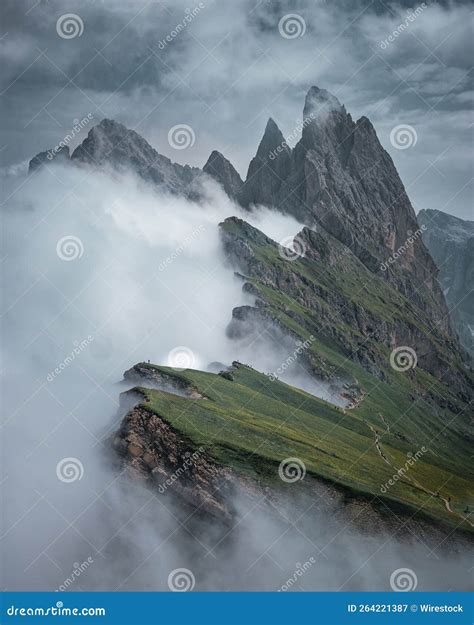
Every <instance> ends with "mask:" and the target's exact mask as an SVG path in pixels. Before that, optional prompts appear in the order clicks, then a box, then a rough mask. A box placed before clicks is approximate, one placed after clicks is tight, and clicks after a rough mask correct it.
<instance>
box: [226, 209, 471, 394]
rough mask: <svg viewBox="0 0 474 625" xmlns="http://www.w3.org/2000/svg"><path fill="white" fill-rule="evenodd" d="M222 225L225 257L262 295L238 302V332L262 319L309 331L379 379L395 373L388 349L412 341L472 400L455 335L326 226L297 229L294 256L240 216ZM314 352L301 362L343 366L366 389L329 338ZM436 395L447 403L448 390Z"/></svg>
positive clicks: (234, 326)
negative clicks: (253, 300) (248, 302)
mask: <svg viewBox="0 0 474 625" xmlns="http://www.w3.org/2000/svg"><path fill="white" fill-rule="evenodd" d="M221 231H222V240H223V245H224V250H225V252H226V254H227V257H228V258H229V260H230V262H231V263H232V265H233V266H234V267H235V268H236V269H238V271H239V273H240V274H241V275H242V276H243V277H244V279H245V280H246V281H245V282H244V289H245V290H246V291H248V292H249V293H251V294H253V295H254V296H255V297H256V304H255V306H253V307H250V306H246V307H239V308H238V309H234V313H233V319H232V323H231V325H230V331H231V333H232V334H233V335H234V336H236V337H241V336H242V335H245V333H246V332H251V331H253V328H254V327H255V325H256V323H257V321H260V324H261V326H262V327H265V328H267V327H268V326H269V324H270V323H271V324H272V325H274V326H277V327H278V328H279V329H281V331H282V332H283V333H286V334H287V335H289V336H293V337H295V336H296V337H297V338H299V339H300V340H302V341H304V340H305V339H306V338H307V336H308V334H311V336H313V337H316V338H317V339H318V340H321V341H322V342H323V344H324V345H330V346H331V349H332V350H336V351H337V352H339V353H340V354H342V355H343V357H344V359H345V362H346V363H348V361H349V360H350V361H353V362H355V363H358V364H360V365H362V367H363V368H364V369H365V370H367V371H368V372H370V374H371V375H374V376H376V377H377V378H378V379H379V380H386V379H387V376H388V375H389V374H388V372H389V371H390V366H389V359H388V354H389V352H390V351H391V350H393V349H394V348H396V347H397V346H401V345H404V346H409V347H410V348H411V349H413V350H415V352H416V354H417V359H418V366H419V367H422V368H423V369H425V370H426V371H428V372H429V373H430V374H431V375H433V376H435V377H436V378H438V379H443V382H445V383H446V382H449V383H450V384H451V386H452V389H453V391H455V393H456V394H458V396H459V397H462V398H463V400H465V401H469V393H470V391H469V388H470V384H469V381H468V379H467V375H466V371H465V369H464V367H463V366H462V365H461V362H462V353H461V352H460V348H459V344H458V343H457V340H456V338H455V337H453V336H452V335H451V333H447V332H446V331H445V330H444V329H443V328H442V327H440V326H437V325H433V324H432V320H431V316H430V315H429V314H428V313H427V312H425V311H423V310H422V309H421V308H420V307H418V306H417V303H416V302H415V301H413V300H412V299H410V298H408V297H407V296H406V295H404V294H403V293H401V292H400V291H398V290H397V289H396V288H395V287H394V286H393V285H391V284H390V283H389V282H387V281H386V280H384V279H383V277H382V276H377V275H375V274H373V273H372V272H371V271H370V270H369V269H368V268H367V267H366V266H365V265H364V263H362V262H361V260H360V259H359V258H358V257H357V256H356V254H354V253H353V252H352V251H351V249H350V248H349V247H347V246H345V245H344V244H343V243H341V241H339V240H338V239H337V238H336V237H334V236H333V235H331V234H329V233H328V232H326V231H325V230H324V229H323V228H322V227H321V226H319V227H318V228H317V230H316V231H314V230H311V229H310V228H304V229H303V230H302V231H301V232H300V233H299V234H298V235H297V237H296V240H297V247H298V248H299V249H300V252H301V254H300V256H299V257H295V256H293V257H291V259H288V257H287V254H288V252H287V251H286V250H282V248H281V247H279V246H278V244H277V243H275V242H274V241H272V240H271V239H269V238H268V237H266V236H265V235H264V234H263V233H261V232H260V231H258V230H257V229H255V228H254V227H252V226H250V225H249V224H248V223H246V222H245V221H243V220H241V219H238V218H235V217H231V218H229V219H227V220H226V221H225V222H223V223H222V224H221ZM296 328H299V333H298V331H296ZM295 331H296V334H295ZM314 345H315V343H314ZM315 352H316V353H314V354H311V350H306V351H305V354H304V356H303V357H302V361H303V362H304V361H306V363H307V364H308V365H309V369H310V370H311V371H312V372H313V373H314V374H315V375H316V376H317V377H319V378H320V379H323V380H334V375H335V373H334V372H335V371H338V375H339V376H340V377H341V378H342V379H343V380H345V381H346V383H348V384H350V385H351V387H353V391H352V395H353V396H357V395H358V396H360V395H361V394H363V391H362V393H361V391H360V389H358V388H357V384H356V381H355V379H354V378H353V377H352V376H351V373H350V367H349V366H346V367H342V368H341V367H335V366H334V365H335V362H337V358H336V359H332V358H331V357H328V356H327V351H326V349H325V348H324V346H323V345H321V346H320V349H315ZM436 401H438V402H444V401H445V399H443V394H440V396H439V397H438V398H437V400H436Z"/></svg>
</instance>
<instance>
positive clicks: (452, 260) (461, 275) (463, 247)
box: [418, 210, 474, 356]
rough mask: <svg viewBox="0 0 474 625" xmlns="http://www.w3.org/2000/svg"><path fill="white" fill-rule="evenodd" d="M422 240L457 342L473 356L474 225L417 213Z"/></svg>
mask: <svg viewBox="0 0 474 625" xmlns="http://www.w3.org/2000/svg"><path fill="white" fill-rule="evenodd" d="M418 222H419V223H420V225H421V226H423V227H424V230H423V240H424V242H425V245H426V246H427V248H428V250H429V251H430V253H431V255H432V256H433V258H434V260H435V262H436V264H437V265H438V267H439V282H440V284H441V288H442V289H443V292H444V295H445V297H446V302H447V304H448V308H449V310H450V314H451V318H452V320H453V324H454V328H455V330H456V331H457V333H458V335H459V338H460V341H461V343H462V345H463V346H464V348H465V349H466V350H468V351H469V352H470V354H471V356H474V341H473V337H474V222H472V221H465V220H463V219H459V218H458V217H453V216H452V215H447V214H446V213H443V212H441V211H436V210H421V211H420V212H419V213H418Z"/></svg>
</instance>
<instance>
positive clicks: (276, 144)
mask: <svg viewBox="0 0 474 625" xmlns="http://www.w3.org/2000/svg"><path fill="white" fill-rule="evenodd" d="M290 171H291V149H290V148H289V147H288V145H287V143H286V141H285V138H284V136H283V135H282V133H281V130H280V129H279V128H278V126H277V125H276V123H275V122H274V121H273V119H271V118H270V119H269V120H268V122H267V126H266V128H265V132H264V134H263V137H262V140H261V141H260V145H259V146H258V150H257V154H256V156H255V157H254V158H253V159H252V160H251V161H250V165H249V169H248V173H247V179H246V181H245V184H244V186H243V189H242V193H241V196H240V202H241V204H242V205H243V206H245V207H248V206H249V205H250V204H264V205H266V206H275V205H279V203H280V202H281V201H282V200H283V198H282V195H281V190H282V185H283V183H284V181H285V179H286V177H287V176H288V173H289V172H290Z"/></svg>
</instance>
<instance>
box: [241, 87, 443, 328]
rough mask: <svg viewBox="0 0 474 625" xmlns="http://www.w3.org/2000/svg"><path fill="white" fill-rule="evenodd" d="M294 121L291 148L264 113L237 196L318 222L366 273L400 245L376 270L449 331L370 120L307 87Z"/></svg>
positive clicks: (398, 184)
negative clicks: (297, 124)
mask: <svg viewBox="0 0 474 625" xmlns="http://www.w3.org/2000/svg"><path fill="white" fill-rule="evenodd" d="M302 128H303V130H302V136H301V140H300V141H299V142H298V143H297V145H296V146H295V148H294V149H293V150H291V149H290V148H289V147H288V146H287V144H286V142H285V140H284V138H283V135H282V134H281V132H280V131H279V130H278V128H277V126H276V125H275V123H274V122H272V121H269V123H268V125H267V128H266V130H265V134H264V137H263V139H262V141H261V143H260V145H259V148H258V151H257V155H256V156H255V158H254V159H253V160H252V163H251V166H250V168H249V174H248V176H247V180H246V181H245V184H244V187H243V191H242V194H241V202H242V204H243V205H244V206H248V205H250V204H263V205H266V206H274V207H276V208H278V209H279V210H280V211H282V212H284V213H290V214H292V215H294V216H295V217H296V218H297V219H299V220H300V221H302V222H303V223H306V224H307V225H309V226H314V225H321V226H323V227H324V229H325V230H326V231H327V232H328V233H329V234H331V235H333V236H334V237H335V238H337V239H338V240H339V241H341V242H342V243H344V245H346V246H348V247H349V248H350V249H351V250H352V252H353V253H354V254H355V255H356V256H357V257H358V258H359V259H360V260H361V262H363V263H364V264H365V265H366V267H368V268H369V269H370V270H371V271H372V272H374V273H380V272H381V267H382V266H383V263H385V261H386V260H387V259H388V258H389V257H390V256H391V255H393V254H394V253H395V252H397V250H399V249H400V248H402V247H403V248H404V253H403V254H400V255H399V256H398V260H397V263H395V264H393V265H390V268H389V269H388V270H386V271H385V274H384V277H385V278H386V279H388V280H389V281H390V282H391V283H392V284H394V285H395V286H396V288H397V289H398V290H400V291H401V292H402V293H404V294H406V295H407V296H408V297H410V298H412V299H414V300H415V301H416V302H417V305H418V306H419V307H420V308H422V309H423V310H424V311H425V312H426V313H428V314H429V315H430V316H431V317H432V319H433V321H434V322H435V323H437V324H438V325H439V326H441V327H442V328H443V329H444V330H445V331H446V332H448V333H449V332H450V331H451V330H450V325H449V318H448V314H447V309H446V306H445V302H444V298H443V294H442V292H441V290H440V288H439V286H438V283H437V281H436V276H437V268H436V266H435V264H434V262H433V260H432V258H431V256H430V254H429V253H428V251H427V250H426V248H425V246H424V243H423V241H422V240H421V237H418V238H416V239H415V241H414V242H413V244H410V245H407V240H408V239H409V238H410V236H411V235H412V234H413V233H415V232H416V231H417V229H418V224H417V221H416V217H415V212H414V210H413V207H412V205H411V203H410V200H409V198H408V196H407V194H406V191H405V188H404V186H403V183H402V181H401V180H400V177H399V176H398V173H397V170H396V168H395V165H394V164H393V161H392V159H391V158H390V156H389V154H388V153H387V152H386V151H385V150H384V149H383V147H382V145H381V144H380V142H379V140H378V138H377V134H376V132H375V129H374V127H373V126H372V124H371V123H370V121H369V120H368V119H367V118H366V117H361V118H360V119H359V120H357V121H354V120H353V119H352V117H351V115H350V114H349V113H347V111H346V109H345V107H344V106H343V105H341V103H340V102H339V101H338V99H337V98H336V97H334V96H333V95H331V94H330V93H329V92H327V91H326V90H325V89H319V88H318V87H311V89H310V90H309V92H308V94H307V96H306V100H305V105H304V110H303V123H302ZM278 150H279V151H278Z"/></svg>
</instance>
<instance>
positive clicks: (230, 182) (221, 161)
mask: <svg viewBox="0 0 474 625" xmlns="http://www.w3.org/2000/svg"><path fill="white" fill-rule="evenodd" d="M203 172H204V173H205V174H207V175H208V176H211V178H214V179H215V180H216V181H217V182H218V183H219V184H221V185H222V187H223V188H224V191H225V192H226V193H227V195H228V196H229V197H230V198H232V199H233V200H237V199H238V197H239V195H240V193H241V190H242V185H243V182H242V178H241V177H240V176H239V174H238V172H237V170H236V169H235V167H234V166H233V165H232V163H231V162H230V161H228V160H227V159H226V158H225V156H223V155H222V154H221V153H220V152H217V151H216V150H214V151H213V152H212V154H211V155H210V157H209V158H208V159H207V162H206V164H205V165H204V167H203Z"/></svg>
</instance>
